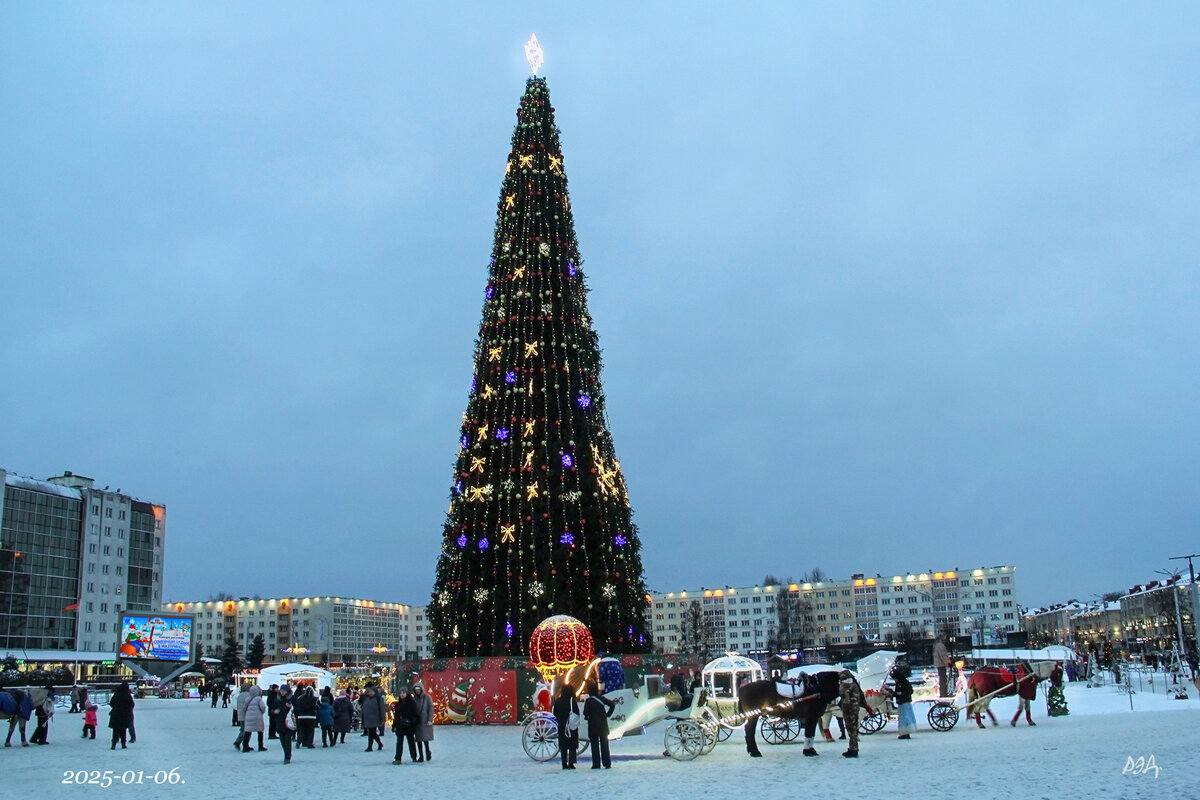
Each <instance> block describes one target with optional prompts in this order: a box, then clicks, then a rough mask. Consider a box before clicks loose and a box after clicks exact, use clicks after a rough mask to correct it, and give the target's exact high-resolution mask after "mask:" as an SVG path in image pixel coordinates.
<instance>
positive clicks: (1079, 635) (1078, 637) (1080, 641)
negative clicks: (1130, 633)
mask: <svg viewBox="0 0 1200 800" xmlns="http://www.w3.org/2000/svg"><path fill="white" fill-rule="evenodd" d="M1071 631H1072V634H1073V636H1074V645H1075V646H1076V647H1081V648H1084V649H1087V650H1097V651H1100V650H1101V649H1102V648H1103V646H1104V643H1105V642H1120V641H1124V633H1123V627H1122V623H1121V604H1120V603H1119V602H1099V603H1092V604H1090V605H1088V606H1087V607H1086V608H1084V609H1083V610H1082V611H1080V612H1078V613H1077V614H1075V615H1074V616H1073V617H1071Z"/></svg>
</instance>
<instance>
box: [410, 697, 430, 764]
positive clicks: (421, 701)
mask: <svg viewBox="0 0 1200 800" xmlns="http://www.w3.org/2000/svg"><path fill="white" fill-rule="evenodd" d="M413 700H415V701H416V703H417V761H432V760H433V753H431V752H429V743H430V742H432V741H433V701H432V700H430V699H429V695H427V694H425V687H424V686H423V685H421V684H420V683H418V684H417V685H416V686H415V687H414V688H413ZM422 750H423V751H424V752H422Z"/></svg>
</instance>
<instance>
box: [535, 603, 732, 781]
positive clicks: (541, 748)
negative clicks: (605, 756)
mask: <svg viewBox="0 0 1200 800" xmlns="http://www.w3.org/2000/svg"><path fill="white" fill-rule="evenodd" d="M529 652H530V659H531V660H532V661H533V664H534V666H535V667H537V669H538V671H539V672H540V673H541V674H542V678H543V681H544V682H543V683H541V684H539V685H538V688H537V690H536V691H535V693H534V706H535V708H536V709H537V710H535V711H533V712H532V713H530V714H529V716H527V717H526V718H525V720H524V722H523V723H522V730H521V744H522V746H523V747H524V748H525V752H526V754H527V755H528V756H529V757H530V758H532V759H533V760H534V761H550V760H551V759H553V758H555V757H557V756H558V754H559V750H558V721H557V720H556V719H555V717H554V715H553V714H552V713H551V712H550V704H551V702H552V699H553V698H554V697H555V696H557V695H558V693H559V691H561V689H562V687H563V686H565V685H569V686H571V687H572V688H573V689H574V690H575V691H576V692H577V693H578V692H581V691H582V689H583V688H584V687H586V686H588V685H589V684H594V685H596V686H598V687H603V690H604V696H605V697H606V698H608V699H609V700H611V701H612V702H613V703H614V704H615V705H616V708H615V710H614V711H613V713H612V716H611V717H610V718H609V721H608V722H609V732H608V739H609V741H616V740H618V739H621V738H623V737H625V736H635V735H641V734H643V733H645V728H646V726H648V725H650V724H652V723H655V722H659V721H661V720H664V719H666V720H669V722H668V723H667V727H666V730H665V732H664V733H663V746H664V749H665V750H666V753H667V754H668V755H670V756H671V757H672V758H674V759H676V760H679V761H689V760H691V759H693V758H695V757H696V756H699V755H704V754H706V753H709V752H711V751H712V749H713V748H714V747H716V745H717V736H718V733H719V729H720V726H719V725H718V723H717V718H716V716H715V715H714V713H713V712H712V710H711V709H709V708H708V707H707V705H706V698H707V692H705V691H703V690H702V691H700V692H698V693H696V694H695V695H694V696H692V697H690V698H688V697H681V696H680V695H679V694H678V693H677V692H673V691H672V690H671V689H670V687H669V686H667V685H666V684H664V683H663V681H662V677H661V676H659V675H647V676H645V678H644V680H643V683H642V685H641V686H639V687H626V686H625V671H624V669H623V668H622V667H621V662H620V661H619V660H618V659H616V658H612V657H605V658H597V657H596V656H595V650H594V647H593V644H592V637H591V634H590V633H588V630H587V628H586V627H585V626H584V625H583V623H581V622H580V621H579V620H577V619H574V618H573V617H567V616H561V615H560V616H556V617H550V618H549V619H547V620H545V621H543V622H542V623H541V624H540V625H538V627H537V629H535V630H534V633H533V636H532V637H530V643H529ZM579 738H580V741H586V739H587V720H585V719H580V721H579Z"/></svg>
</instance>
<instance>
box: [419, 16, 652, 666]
mask: <svg viewBox="0 0 1200 800" xmlns="http://www.w3.org/2000/svg"><path fill="white" fill-rule="evenodd" d="M535 46H536V38H534V39H531V40H530V45H527V46H526V51H527V54H528V55H530V64H531V66H532V67H533V70H534V77H532V78H530V79H529V81H528V82H527V83H526V86H525V94H524V96H523V97H522V98H521V105H520V108H519V109H518V111H517V126H516V129H515V130H514V131H513V136H512V148H511V150H510V152H509V154H508V159H507V162H506V163H505V166H504V182H503V187H502V188H501V190H500V201H499V203H498V206H497V213H496V231H495V242H494V243H493V246H492V253H491V259H490V261H489V263H488V281H487V286H486V289H485V292H484V302H483V321H482V323H481V324H480V326H479V338H478V340H477V341H476V343H475V361H474V377H473V379H472V381H471V390H470V396H469V399H468V401H467V410H466V413H465V414H464V415H463V423H462V428H461V430H460V431H459V449H458V460H457V463H456V464H455V468H454V477H453V481H452V484H453V485H452V487H451V491H450V507H449V509H448V511H447V513H446V522H445V526H444V529H443V534H442V536H443V539H442V550H441V555H440V557H439V561H438V567H437V578H436V584H435V587H434V592H433V600H432V603H431V604H430V608H429V620H430V628H431V635H432V639H433V649H434V653H435V655H437V656H439V657H446V656H487V655H519V654H522V653H523V651H524V648H525V643H526V642H527V641H528V640H529V636H530V634H531V633H532V631H533V629H534V628H535V627H536V626H537V625H538V623H539V622H541V621H542V620H543V619H545V618H546V617H548V616H551V615H554V614H570V615H571V616H574V617H577V618H578V619H579V620H581V621H583V623H584V624H586V625H587V626H588V628H589V629H590V630H591V632H592V635H593V637H594V639H595V642H596V647H597V648H598V649H599V650H603V651H611V652H623V653H632V652H647V651H648V650H649V649H650V646H651V642H650V637H649V635H648V634H647V633H646V625H645V615H644V612H645V608H646V599H645V596H646V588H645V583H644V581H643V577H642V561H641V554H640V547H641V545H640V542H639V539H638V533H637V529H636V527H634V524H633V522H632V510H631V509H630V505H629V496H628V494H627V492H626V488H625V480H624V477H623V475H622V473H621V464H620V462H619V461H618V460H617V456H616V451H615V449H614V447H613V442H612V436H611V435H610V433H609V430H608V424H607V420H606V417H605V398H604V392H603V390H602V388H601V384H600V366H601V362H600V348H599V344H598V339H597V336H596V333H595V331H594V330H593V329H592V320H591V316H590V315H589V314H588V309H587V286H586V284H585V282H584V273H583V269H582V260H581V259H580V255H579V247H578V244H577V243H576V240H575V225H574V220H573V217H572V215H571V202H570V199H569V197H568V195H567V176H566V171H565V168H564V158H563V153H562V150H561V148H560V146H559V132H558V129H557V128H556V127H555V124H554V109H553V108H552V107H551V106H550V94H549V92H548V90H547V88H546V81H545V79H543V78H539V77H537V69H538V67H539V66H540V64H541V56H540V48H536V47H535Z"/></svg>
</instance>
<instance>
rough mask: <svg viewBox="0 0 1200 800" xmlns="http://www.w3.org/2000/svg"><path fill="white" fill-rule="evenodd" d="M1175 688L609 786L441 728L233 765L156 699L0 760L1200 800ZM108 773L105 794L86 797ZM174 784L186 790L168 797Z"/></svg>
mask: <svg viewBox="0 0 1200 800" xmlns="http://www.w3.org/2000/svg"><path fill="white" fill-rule="evenodd" d="M1134 688H1135V690H1136V689H1139V686H1138V684H1137V683H1135V685H1134ZM1165 688H1167V687H1164V686H1163V685H1162V677H1161V675H1160V676H1159V677H1158V682H1157V685H1155V686H1154V687H1153V691H1152V687H1150V686H1149V685H1147V684H1146V683H1145V681H1142V682H1141V686H1140V690H1138V691H1136V692H1135V693H1134V694H1133V696H1132V698H1131V697H1130V695H1128V694H1125V693H1123V692H1121V691H1119V690H1118V689H1117V688H1116V687H1113V686H1102V687H1097V688H1088V687H1087V686H1086V685H1085V684H1083V683H1070V684H1067V686H1066V693H1067V699H1068V703H1069V705H1070V715H1069V716H1066V717H1055V718H1050V717H1047V716H1046V708H1045V701H1044V698H1043V697H1042V696H1041V695H1040V694H1039V697H1038V700H1037V701H1036V702H1035V703H1034V721H1035V722H1036V725H1035V726H1034V727H1029V726H1027V725H1025V723H1024V721H1022V722H1021V723H1020V724H1019V725H1018V726H1017V727H1015V728H1014V727H1010V726H1009V724H1008V720H1009V718H1010V717H1011V715H1012V713H1013V711H1014V710H1015V708H1016V701H1015V700H1013V699H1011V698H1005V699H998V700H996V701H994V702H993V704H992V707H993V709H994V710H995V712H996V714H997V716H998V717H999V719H1000V725H999V726H998V727H991V726H989V727H988V728H987V729H986V730H979V729H978V728H977V727H976V726H975V724H974V723H973V722H972V721H971V720H969V719H967V717H966V716H965V714H964V715H963V716H962V717H961V718H960V720H959V722H958V724H957V725H956V726H955V727H954V728H953V729H952V730H950V731H948V732H944V733H939V732H935V731H933V730H931V729H930V728H929V727H928V723H927V722H926V721H925V720H924V718H923V712H922V710H921V709H920V708H918V709H917V717H918V721H919V724H920V730H919V732H918V733H917V734H916V735H915V736H914V737H913V739H912V740H910V741H900V740H897V738H896V733H895V722H894V720H893V721H892V722H890V723H889V724H888V726H887V727H885V728H884V729H883V730H882V731H880V732H879V733H876V734H874V735H871V736H865V737H863V739H862V743H861V745H860V749H861V757H860V758H859V759H857V760H849V759H844V758H841V756H840V754H841V752H842V750H844V749H845V743H844V742H841V741H837V740H835V741H833V742H821V741H818V743H817V748H818V750H819V752H820V756H819V757H817V758H805V757H803V756H802V755H801V753H800V750H801V746H800V745H799V744H796V743H792V744H786V745H775V746H771V745H763V746H762V747H763V753H764V756H763V758H760V759H752V758H749V757H748V756H747V755H746V752H745V748H744V746H743V742H742V739H741V734H740V732H737V733H735V734H734V736H733V737H732V738H730V739H729V740H728V741H726V742H723V743H721V744H719V745H717V747H716V749H715V750H714V751H713V752H712V753H710V754H709V755H705V756H701V757H699V758H696V759H695V760H692V761H687V762H680V761H675V760H673V759H671V758H665V757H663V755H662V751H663V728H664V725H663V723H658V724H655V725H652V726H650V727H648V728H647V729H646V734H645V735H643V736H633V737H627V738H625V739H622V740H620V741H616V742H613V745H612V752H613V768H612V769H611V770H598V771H596V772H593V771H591V770H590V769H588V767H589V766H590V758H589V756H588V755H587V753H586V745H584V748H583V750H582V751H581V753H580V755H581V760H580V763H579V769H578V770H576V771H574V772H564V771H563V770H561V769H560V767H559V763H558V760H557V759H555V760H553V761H550V762H547V763H544V764H539V763H536V762H534V761H532V760H530V759H529V758H528V757H527V756H526V755H525V752H524V751H523V750H522V747H521V729H520V728H519V727H516V726H476V727H459V726H440V727H438V728H437V730H436V738H435V740H434V742H433V756H434V757H433V760H432V761H430V762H428V763H425V764H412V763H410V762H409V760H408V757H407V755H406V756H405V759H404V764H403V765H401V766H394V765H393V764H392V763H391V762H392V749H393V748H394V746H395V741H396V740H395V738H394V737H393V736H392V735H391V732H390V731H389V732H388V735H387V736H385V737H384V742H385V745H386V749H385V750H384V751H383V752H380V751H375V752H372V753H367V752H364V751H365V745H364V744H363V743H364V742H365V739H362V738H360V737H359V735H358V734H357V733H353V734H349V735H348V736H347V739H346V744H345V745H344V746H338V747H335V748H333V749H322V748H321V747H320V746H318V747H317V748H316V749H315V750H304V751H299V752H297V753H296V754H295V755H294V757H293V760H292V763H291V764H289V765H286V766H285V765H284V764H283V763H282V762H283V757H282V751H281V750H280V748H279V746H278V742H274V741H269V742H268V745H269V746H270V750H269V751H268V752H265V753H261V752H257V751H256V752H251V753H248V754H243V753H241V752H238V751H235V750H234V748H233V747H232V744H233V740H234V737H235V736H236V733H237V730H236V729H235V728H233V727H231V725H230V721H231V710H230V709H221V708H218V709H212V708H210V707H209V704H208V703H207V702H199V701H196V700H159V699H145V700H140V701H138V704H137V709H136V713H137V732H138V740H137V743H136V744H132V745H130V746H129V749H127V750H124V751H122V750H120V749H119V748H118V749H117V750H116V751H113V750H110V749H109V742H108V733H109V731H108V729H107V728H106V727H105V723H106V719H107V714H106V713H105V709H104V708H102V709H101V715H100V728H99V730H98V732H97V737H98V738H97V739H96V740H95V741H91V740H84V739H81V738H80V730H81V727H82V718H81V717H80V716H79V715H72V714H66V713H62V712H60V713H59V714H58V715H57V716H56V717H55V718H54V720H53V722H52V726H51V731H50V737H49V738H50V744H49V745H48V746H45V747H37V746H31V747H28V748H21V747H19V746H15V747H13V748H11V749H6V750H3V751H2V755H0V757H2V758H3V759H4V761H3V772H4V775H5V796H6V797H27V796H34V795H40V794H43V793H53V794H54V795H56V796H76V795H84V794H87V795H94V794H102V795H104V796H109V797H139V798H168V797H170V798H212V800H217V799H218V798H231V799H232V798H237V799H238V800H243V799H244V798H247V797H260V796H274V797H279V796H299V795H300V793H303V794H304V795H305V796H320V797H332V798H345V797H377V796H385V795H389V794H395V795H397V796H404V797H435V796H441V795H446V794H449V793H453V794H455V795H457V796H462V797H487V798H519V797H528V796H531V795H532V796H548V797H554V798H564V799H565V798H577V797H578V798H582V797H598V796H602V795H607V796H611V797H619V798H660V797H671V798H680V797H689V798H701V797H705V796H720V797H726V796H732V797H768V796H780V795H788V796H798V797H830V798H833V797H845V796H854V797H940V798H945V797H955V798H970V799H971V800H976V799H978V800H984V799H985V798H1008V797H1020V798H1054V799H1055V800H1061V799H1062V798H1101V797H1102V798H1121V799H1122V800H1123V799H1124V798H1130V799H1132V798H1167V797H1196V796H1198V795H1200V771H1198V770H1197V769H1196V749H1197V745H1198V744H1200V738H1198V726H1200V702H1198V701H1197V698H1196V695H1197V693H1196V691H1195V690H1194V689H1193V690H1192V691H1191V693H1190V697H1189V699H1187V700H1176V699H1175V698H1174V693H1173V692H1170V691H1166V692H1164V689H1165ZM1189 688H1190V687H1189ZM1131 703H1132V710H1131ZM14 738H15V737H14ZM319 738H320V737H319V736H318V740H319ZM1151 759H1152V760H1151ZM109 770H111V772H110V773H108V774H109V775H110V776H111V777H112V780H113V783H112V785H110V786H108V787H107V788H104V787H103V785H102V783H97V784H88V783H85V784H84V785H77V783H78V782H79V781H88V780H91V779H92V777H93V776H94V775H98V776H103V775H104V774H105V773H106V771H109ZM172 770H174V771H175V775H176V776H178V783H175V784H172V783H169V782H168V781H169V780H171V778H170V773H171V771H172ZM85 773H86V774H85ZM138 776H141V782H140V783H136V782H135V781H137V779H138ZM156 777H158V778H159V780H160V781H161V782H160V783H156V782H155V778H156ZM122 779H124V780H122ZM101 780H102V778H101Z"/></svg>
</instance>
